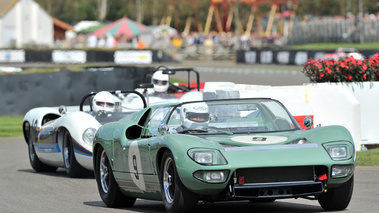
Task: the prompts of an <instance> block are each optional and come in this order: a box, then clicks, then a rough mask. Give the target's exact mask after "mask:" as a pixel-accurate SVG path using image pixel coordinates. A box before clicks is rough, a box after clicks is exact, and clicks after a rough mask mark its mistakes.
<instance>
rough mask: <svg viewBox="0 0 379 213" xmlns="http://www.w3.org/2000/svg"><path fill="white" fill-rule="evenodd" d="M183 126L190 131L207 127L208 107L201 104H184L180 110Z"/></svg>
mask: <svg viewBox="0 0 379 213" xmlns="http://www.w3.org/2000/svg"><path fill="white" fill-rule="evenodd" d="M180 119H181V121H182V126H183V127H185V128H188V129H199V128H202V127H207V126H208V123H209V111H208V105H207V104H205V103H203V102H201V103H191V104H183V106H182V107H181V109H180Z"/></svg>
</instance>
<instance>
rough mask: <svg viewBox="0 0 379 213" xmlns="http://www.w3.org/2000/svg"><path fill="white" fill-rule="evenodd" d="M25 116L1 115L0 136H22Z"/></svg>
mask: <svg viewBox="0 0 379 213" xmlns="http://www.w3.org/2000/svg"><path fill="white" fill-rule="evenodd" d="M23 119H24V116H20V117H15V116H1V117H0V137H2V138H3V137H19V136H22V135H23V134H22V120H23Z"/></svg>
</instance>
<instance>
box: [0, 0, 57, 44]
mask: <svg viewBox="0 0 379 213" xmlns="http://www.w3.org/2000/svg"><path fill="white" fill-rule="evenodd" d="M53 44H54V24H53V21H52V18H51V16H50V15H49V14H48V13H47V12H46V11H45V10H44V9H42V8H41V7H40V5H39V4H38V3H36V2H35V1H33V0H0V48H11V47H16V48H22V47H25V46H48V47H50V46H52V45H53Z"/></svg>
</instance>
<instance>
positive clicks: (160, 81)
mask: <svg viewBox="0 0 379 213" xmlns="http://www.w3.org/2000/svg"><path fill="white" fill-rule="evenodd" d="M169 80H170V79H169V75H167V74H163V72H162V71H161V70H158V71H156V72H154V74H153V76H152V77H151V83H152V84H153V85H154V91H155V92H167V90H168V87H169Z"/></svg>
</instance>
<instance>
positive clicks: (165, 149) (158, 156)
mask: <svg viewBox="0 0 379 213" xmlns="http://www.w3.org/2000/svg"><path fill="white" fill-rule="evenodd" d="M167 150H168V151H170V152H171V153H172V151H171V150H170V149H169V148H167V147H162V148H161V149H159V151H158V152H157V162H156V165H157V167H156V168H157V171H156V172H157V174H160V171H161V162H162V158H163V154H164V153H165V152H166V151H167Z"/></svg>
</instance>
